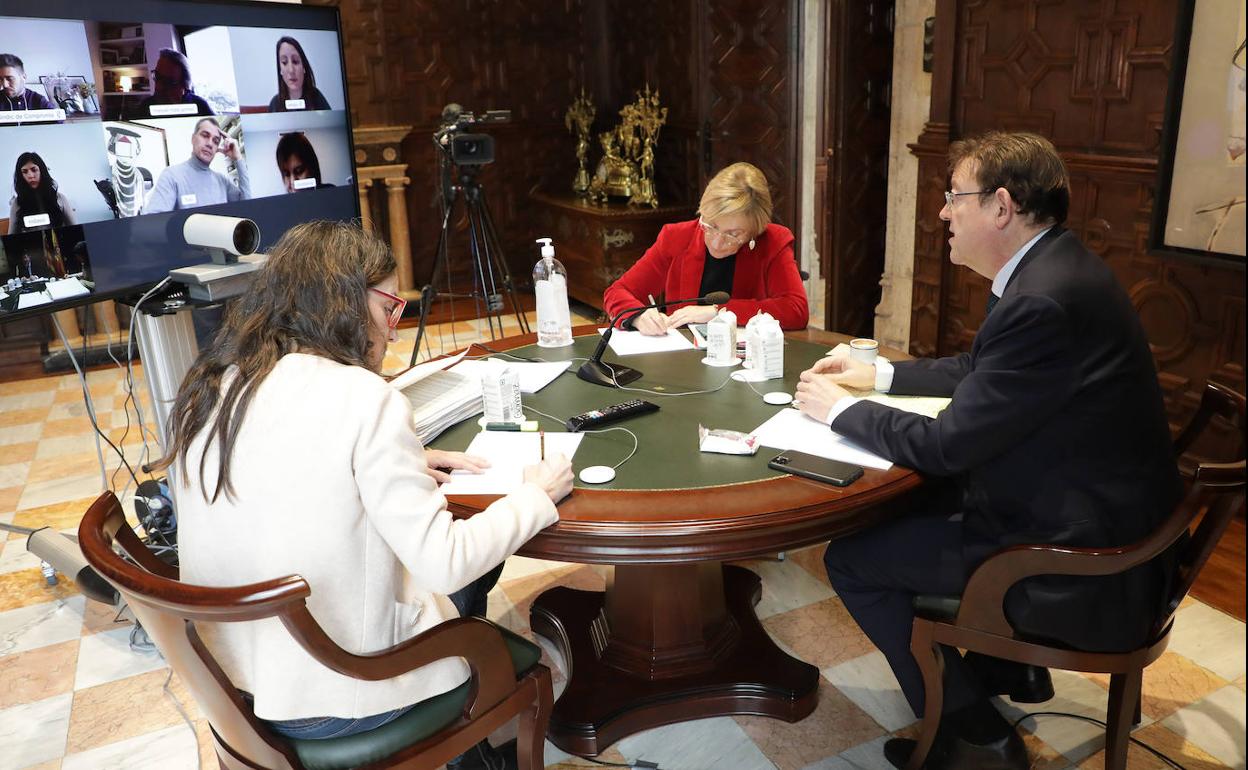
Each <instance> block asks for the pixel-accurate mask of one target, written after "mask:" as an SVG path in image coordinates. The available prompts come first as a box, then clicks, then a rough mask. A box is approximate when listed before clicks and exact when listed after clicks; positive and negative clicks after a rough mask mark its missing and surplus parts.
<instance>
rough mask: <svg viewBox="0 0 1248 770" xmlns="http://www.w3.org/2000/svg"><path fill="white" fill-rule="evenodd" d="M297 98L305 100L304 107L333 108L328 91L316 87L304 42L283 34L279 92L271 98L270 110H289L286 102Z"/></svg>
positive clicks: (278, 46)
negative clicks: (322, 91)
mask: <svg viewBox="0 0 1248 770" xmlns="http://www.w3.org/2000/svg"><path fill="white" fill-rule="evenodd" d="M298 99H302V100H303V108H302V109H305V110H328V109H330V106H329V101H328V100H327V99H326V98H325V94H323V93H321V91H320V89H318V88H317V87H316V75H314V74H312V62H310V61H308V57H307V55H306V54H304V52H303V46H301V45H299V41H298V40H295V39H294V38H293V37H285V36H283V37H281V38H279V39H278V41H277V94H276V95H275V96H274V97H273V98H272V99H270V100H269V112H286V110H287V109H288V108H287V106H286V102H287V101H291V100H298Z"/></svg>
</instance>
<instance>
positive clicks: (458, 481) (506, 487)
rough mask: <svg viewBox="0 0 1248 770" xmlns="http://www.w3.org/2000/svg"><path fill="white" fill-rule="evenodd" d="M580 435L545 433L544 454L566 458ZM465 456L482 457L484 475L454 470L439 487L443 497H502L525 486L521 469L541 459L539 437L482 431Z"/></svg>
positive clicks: (571, 452) (573, 448) (572, 450)
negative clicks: (555, 454) (485, 462)
mask: <svg viewBox="0 0 1248 770" xmlns="http://www.w3.org/2000/svg"><path fill="white" fill-rule="evenodd" d="M583 438H585V434H583V433H547V434H546V454H547V455H551V454H554V453H555V452H560V453H562V454H563V455H565V456H566V457H568V458H569V459H571V457H572V456H573V455H575V454H576V449H577V447H579V446H580V445H581V439H583ZM464 453H465V454H470V455H476V456H477V457H484V458H485V459H487V460H489V461H490V467H489V468H487V469H486V470H485V472H484V473H471V472H469V471H454V472H452V473H451V480H450V481H448V482H446V483H445V484H443V485H442V487H441V492H442V494H444V495H505V494H507V493H509V492H514V491H516V490H517V489H519V488H520V485H521V484H523V483H524V469H525V468H526V467H527V466H530V465H535V464H536V463H537V462H538V461H539V460H540V459H541V435H540V434H538V433H513V432H510V431H493V430H484V431H481V432H480V433H478V434H477V437H476V438H474V439H473V440H472V443H471V444H469V445H468V448H467V449H466V450H464Z"/></svg>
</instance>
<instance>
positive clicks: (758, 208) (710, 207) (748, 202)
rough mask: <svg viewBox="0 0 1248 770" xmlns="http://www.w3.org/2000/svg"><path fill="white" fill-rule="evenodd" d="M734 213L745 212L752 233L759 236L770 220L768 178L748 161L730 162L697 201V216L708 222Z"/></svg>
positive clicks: (709, 183) (708, 184)
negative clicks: (700, 199) (699, 200)
mask: <svg viewBox="0 0 1248 770" xmlns="http://www.w3.org/2000/svg"><path fill="white" fill-rule="evenodd" d="M734 214H744V215H745V216H746V217H747V218H748V219H749V220H750V226H751V227H752V228H753V232H752V233H751V236H757V235H761V234H762V232H763V231H764V230H766V229H767V225H768V224H770V223H771V190H770V189H769V188H768V187H767V177H765V176H763V172H761V171H759V170H758V168H756V167H755V166H753V165H751V164H749V163H733V164H732V165H731V166H728V167H727V168H725V169H723V170H722V171H720V172H719V173H718V174H716V175H715V176H714V178H712V179H711V181H710V182H708V183H707V185H706V190H705V191H704V192H703V193H702V201H701V202H700V203H699V204H698V216H700V217H702V219H704V220H706V221H707V222H714V221H715V220H716V219H719V218H720V217H725V216H732V215H734Z"/></svg>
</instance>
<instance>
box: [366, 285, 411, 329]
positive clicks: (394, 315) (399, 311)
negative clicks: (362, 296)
mask: <svg viewBox="0 0 1248 770" xmlns="http://www.w3.org/2000/svg"><path fill="white" fill-rule="evenodd" d="M368 290H369V291H371V292H372V293H374V294H376V295H377V296H379V297H384V298H385V299H386V300H388V301H390V302H393V303H394V305H393V306H391V308H390V309H389V310H387V311H386V325H387V326H389V327H390V328H391V329H397V328H399V321H402V320H403V309H404V308H406V307H407V300H405V299H403V298H402V297H396V296H394V295H393V294H391V293H390V292H388V291H382V290H381V289H375V288H373V287H371V286H370V287H369V289H368Z"/></svg>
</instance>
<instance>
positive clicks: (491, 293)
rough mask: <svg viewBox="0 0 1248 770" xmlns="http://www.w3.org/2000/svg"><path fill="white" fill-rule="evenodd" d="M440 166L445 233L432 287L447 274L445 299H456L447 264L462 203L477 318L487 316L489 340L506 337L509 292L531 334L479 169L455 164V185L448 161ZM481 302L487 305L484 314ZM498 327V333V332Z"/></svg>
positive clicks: (523, 328) (443, 160)
mask: <svg viewBox="0 0 1248 770" xmlns="http://www.w3.org/2000/svg"><path fill="white" fill-rule="evenodd" d="M440 162H441V164H442V190H441V192H442V195H441V201H442V231H441V233H440V234H439V235H438V250H437V253H436V254H435V256H434V262H433V277H432V278H431V279H430V281H429V283H430V284H432V285H434V286H436V285H437V284H438V279H439V277H441V276H442V275H443V273H445V274H446V286H447V289H448V291H447V292H446V293H445V294H444V296H446V297H449V298H452V299H453V298H455V296H456V295H454V294H452V293H450V291H449V289H450V282H451V277H450V270H449V269H448V268H447V264H448V259H449V258H448V252H449V241H450V230H451V218H452V217H453V215H454V213H455V202H456V201H457V200H462V201H463V202H464V205H465V206H466V207H467V212H468V250H469V252H470V253H471V254H472V267H473V275H472V281H473V290H472V294H471V295H469V296H471V297H472V300H473V303H474V306H475V307H476V310H477V317H481V316H484V317H485V318H486V319H487V323H489V325H490V339H498V337H501V336H503V307H504V302H503V293H504V292H506V294H507V299H508V300H510V301H511V307H512V310H513V312H514V313H515V315H516V323H517V324H518V325H519V326H520V331H521V333H523V334H528V333H529V331H530V330H529V320H528V318H526V317H525V315H524V311H523V310H521V308H520V298H519V297H518V296H517V295H516V285H515V282H514V281H513V280H512V277H511V271H510V270H509V269H508V267H507V259H506V258H505V257H504V256H503V249H502V247H501V246H500V245H499V242H498V233H497V231H495V229H494V217H493V216H492V215H491V214H490V206H489V204H488V203H487V202H486V200H485V189H484V188H483V187H482V186H481V183H480V182H478V181H477V173H476V170H477V166H475V165H463V164H454V166H455V171H456V177H457V178H456V180H454V181H452V180H451V178H450V167H451V165H452V164H451V162H450V161H449V160H448V159H447V158H445V157H441V158H440ZM461 296H462V295H461ZM482 302H484V311H485V312H484V313H483V312H482V310H483V308H482ZM496 324H497V331H495V325H496ZM413 355H414V353H413Z"/></svg>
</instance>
